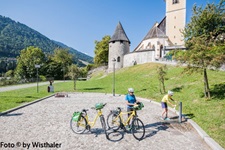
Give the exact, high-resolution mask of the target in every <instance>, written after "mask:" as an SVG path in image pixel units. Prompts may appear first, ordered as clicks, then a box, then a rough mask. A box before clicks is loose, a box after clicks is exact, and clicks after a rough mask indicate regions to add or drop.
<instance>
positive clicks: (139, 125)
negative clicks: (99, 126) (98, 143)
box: [107, 103, 145, 140]
mask: <svg viewBox="0 0 225 150" xmlns="http://www.w3.org/2000/svg"><path fill="white" fill-rule="evenodd" d="M143 107H144V105H143V103H139V104H138V105H137V106H134V109H133V110H132V111H130V112H122V111H121V108H120V107H118V108H117V109H116V110H111V111H110V113H109V115H108V116H107V125H108V127H109V129H113V130H114V131H117V130H119V129H123V130H124V131H125V132H128V131H129V130H130V131H131V132H132V134H133V136H134V138H135V139H137V140H142V139H143V137H144V135H145V126H144V124H143V122H142V121H141V120H140V119H139V118H138V116H137V112H136V111H137V110H141V109H142V108H143ZM128 113H130V116H129V117H128V118H127V119H124V118H123V115H126V114H128ZM131 120H132V122H131V124H129V122H130V121H131ZM126 126H129V127H130V129H129V130H128V129H126Z"/></svg>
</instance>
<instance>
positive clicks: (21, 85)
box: [0, 81, 64, 92]
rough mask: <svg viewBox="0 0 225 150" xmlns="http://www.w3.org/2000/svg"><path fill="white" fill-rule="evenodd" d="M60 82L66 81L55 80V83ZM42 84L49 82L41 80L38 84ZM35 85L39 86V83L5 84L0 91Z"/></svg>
mask: <svg viewBox="0 0 225 150" xmlns="http://www.w3.org/2000/svg"><path fill="white" fill-rule="evenodd" d="M58 82H64V81H54V83H58ZM41 85H49V82H39V83H38V86H41ZM35 86H37V83H30V84H20V85H12V86H4V87H0V92H5V91H12V90H17V89H21V88H29V87H35Z"/></svg>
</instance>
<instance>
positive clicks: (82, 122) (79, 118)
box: [70, 103, 108, 139]
mask: <svg viewBox="0 0 225 150" xmlns="http://www.w3.org/2000/svg"><path fill="white" fill-rule="evenodd" d="M105 105H106V103H105V104H103V103H97V104H96V105H95V107H92V109H95V110H96V111H97V114H96V116H95V118H94V121H92V122H91V121H89V118H88V114H87V111H88V109H83V110H82V111H81V112H74V114H73V116H72V119H71V121H70V127H71V129H72V130H73V132H75V133H78V134H81V133H84V131H85V130H89V131H90V130H91V128H92V127H93V126H94V125H95V123H96V121H97V119H98V118H100V121H101V125H102V128H103V131H104V133H105V134H106V138H107V139H108V135H107V133H106V123H105V118H104V116H103V114H102V109H103V108H104V106H105Z"/></svg>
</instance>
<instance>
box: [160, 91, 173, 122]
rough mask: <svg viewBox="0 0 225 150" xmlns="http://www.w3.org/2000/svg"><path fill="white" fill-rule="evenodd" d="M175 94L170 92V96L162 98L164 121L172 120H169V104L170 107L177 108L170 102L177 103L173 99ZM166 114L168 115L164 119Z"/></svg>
mask: <svg viewBox="0 0 225 150" xmlns="http://www.w3.org/2000/svg"><path fill="white" fill-rule="evenodd" d="M172 96H173V92H172V91H168V94H166V95H165V96H164V97H163V98H162V102H161V104H162V109H163V112H162V119H164V120H170V118H168V106H167V103H169V104H170V105H172V106H173V107H175V105H173V104H172V103H171V102H170V100H172V101H175V100H174V99H173V98H172ZM164 114H166V116H165V117H164Z"/></svg>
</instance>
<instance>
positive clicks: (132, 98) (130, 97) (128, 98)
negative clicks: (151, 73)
mask: <svg viewBox="0 0 225 150" xmlns="http://www.w3.org/2000/svg"><path fill="white" fill-rule="evenodd" d="M125 100H126V101H128V103H131V104H134V103H135V102H136V97H135V96H134V95H130V94H127V95H126V97H125ZM127 107H128V108H133V105H127Z"/></svg>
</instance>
